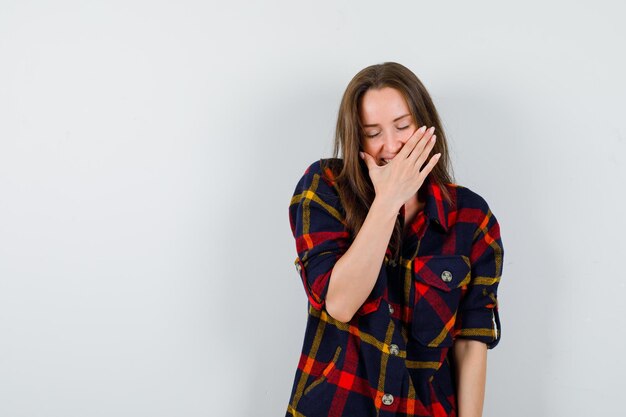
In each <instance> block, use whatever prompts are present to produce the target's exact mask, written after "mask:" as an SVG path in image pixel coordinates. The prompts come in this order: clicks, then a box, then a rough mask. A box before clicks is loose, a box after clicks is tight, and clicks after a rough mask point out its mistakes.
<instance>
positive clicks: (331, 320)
mask: <svg viewBox="0 0 626 417" xmlns="http://www.w3.org/2000/svg"><path fill="white" fill-rule="evenodd" d="M340 152H341V154H342V158H341V159H340V158H338V155H339V153H340ZM449 169H450V159H449V154H448V147H447V144H446V137H445V134H444V132H443V129H442V127H441V122H440V121H439V116H438V114H437V111H436V109H435V106H434V105H433V102H432V100H431V98H430V96H429V94H428V92H427V91H426V89H425V88H424V86H423V85H422V83H421V82H420V81H419V79H418V78H417V77H416V76H415V74H413V73H412V72H411V71H410V70H408V69H407V68H406V67H404V66H402V65H400V64H397V63H384V64H381V65H373V66H370V67H367V68H365V69H364V70H362V71H361V72H359V73H358V74H357V75H356V76H355V77H354V78H353V79H352V81H351V82H350V84H349V85H348V87H347V89H346V91H345V93H344V95H343V99H342V102H341V106H340V109H339V115H338V120H337V130H336V136H335V148H334V157H333V158H328V159H321V160H319V161H315V162H313V163H312V164H311V165H310V166H309V167H308V168H307V169H306V170H305V172H304V175H303V176H302V178H301V179H300V181H299V182H298V184H297V186H296V189H295V192H294V195H293V197H292V199H291V203H290V206H289V218H290V224H291V228H292V231H293V235H294V237H295V239H296V249H297V253H298V257H297V258H296V260H295V264H296V269H297V270H298V272H299V274H300V276H301V278H302V282H303V284H304V289H305V291H306V294H307V297H308V312H309V315H308V321H307V327H306V333H305V337H304V344H303V347H302V355H301V357H300V361H299V363H298V368H297V371H296V375H295V380H294V384H293V389H292V392H291V397H290V399H289V405H288V407H287V415H288V416H299V417H301V416H306V417H316V416H324V417H327V416H359V417H361V416H441V417H443V416H460V417H477V416H481V414H482V408H483V399H484V391H485V375H486V363H487V349H489V348H493V347H495V346H496V344H497V343H498V342H499V340H500V320H499V316H498V303H497V297H496V290H497V287H498V283H499V281H500V276H501V273H502V260H503V246H502V241H501V238H500V229H499V225H498V222H497V220H496V217H495V216H494V215H493V213H492V212H491V210H490V209H489V206H488V204H487V202H486V201H485V200H484V199H483V198H482V197H481V196H479V195H478V194H477V193H475V192H474V191H472V190H470V189H469V188H467V187H463V186H460V185H458V184H455V183H454V182H453V180H452V175H451V173H450V172H449Z"/></svg>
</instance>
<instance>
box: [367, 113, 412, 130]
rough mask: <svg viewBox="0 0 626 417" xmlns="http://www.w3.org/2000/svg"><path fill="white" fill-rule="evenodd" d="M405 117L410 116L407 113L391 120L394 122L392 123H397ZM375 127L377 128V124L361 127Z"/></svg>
mask: <svg viewBox="0 0 626 417" xmlns="http://www.w3.org/2000/svg"><path fill="white" fill-rule="evenodd" d="M407 116H410V114H409V113H407V114H405V115H402V116H400V117H396V118H395V119H393V121H394V122H397V121H398V120H400V119H403V118H405V117H407ZM376 126H378V124H373V125H363V127H376Z"/></svg>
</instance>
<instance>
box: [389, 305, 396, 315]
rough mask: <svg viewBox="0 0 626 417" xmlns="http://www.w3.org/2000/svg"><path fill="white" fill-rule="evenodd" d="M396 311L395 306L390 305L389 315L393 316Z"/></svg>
mask: <svg viewBox="0 0 626 417" xmlns="http://www.w3.org/2000/svg"><path fill="white" fill-rule="evenodd" d="M394 311H395V310H394V309H393V306H392V305H391V304H389V314H393V312H394Z"/></svg>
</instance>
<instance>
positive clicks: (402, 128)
mask: <svg viewBox="0 0 626 417" xmlns="http://www.w3.org/2000/svg"><path fill="white" fill-rule="evenodd" d="M408 127H409V125H406V126H402V127H399V128H398V130H404V129H408Z"/></svg>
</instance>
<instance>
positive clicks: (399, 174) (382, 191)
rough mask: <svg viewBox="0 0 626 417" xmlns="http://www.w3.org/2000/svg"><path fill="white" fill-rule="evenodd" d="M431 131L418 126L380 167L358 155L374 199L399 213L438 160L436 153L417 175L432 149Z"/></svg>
mask: <svg viewBox="0 0 626 417" xmlns="http://www.w3.org/2000/svg"><path fill="white" fill-rule="evenodd" d="M434 131H435V127H434V126H433V127H431V128H430V129H428V130H426V126H422V127H421V128H419V129H418V130H416V131H415V132H413V134H412V135H411V137H410V138H409V140H408V141H407V142H406V143H405V144H404V146H403V147H402V149H400V152H398V154H397V155H396V156H395V157H394V158H393V159H392V160H391V161H389V163H387V164H386V165H383V166H379V165H378V164H376V160H375V159H374V157H373V156H371V155H370V154H368V153H366V152H363V151H361V152H360V155H361V158H363V159H364V160H365V164H366V165H367V168H368V170H369V176H370V178H371V180H372V184H373V185H374V191H375V192H376V197H378V198H381V199H383V201H386V202H388V203H391V204H393V205H394V207H396V206H397V207H398V210H399V209H400V207H402V205H403V204H404V203H405V202H406V201H407V200H409V199H410V198H411V197H412V196H413V195H414V194H416V193H417V191H418V190H419V188H420V187H421V186H422V184H423V183H424V180H425V179H426V176H427V175H428V174H429V173H430V171H432V169H433V168H434V167H435V164H436V163H437V161H438V160H439V157H440V156H441V154H440V153H438V154H435V155H433V156H432V157H431V158H430V161H428V164H426V166H424V168H423V169H422V170H421V171H420V167H421V166H422V165H423V164H424V161H425V160H426V158H427V157H428V155H429V154H430V151H431V150H432V149H433V146H434V145H435V140H436V136H435V135H433V132H434Z"/></svg>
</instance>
